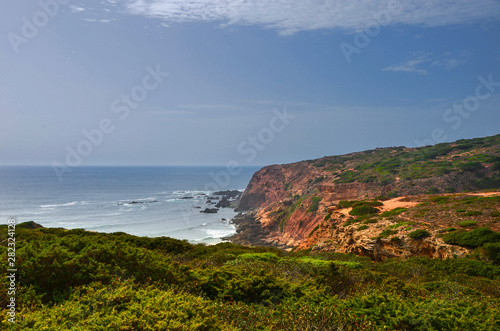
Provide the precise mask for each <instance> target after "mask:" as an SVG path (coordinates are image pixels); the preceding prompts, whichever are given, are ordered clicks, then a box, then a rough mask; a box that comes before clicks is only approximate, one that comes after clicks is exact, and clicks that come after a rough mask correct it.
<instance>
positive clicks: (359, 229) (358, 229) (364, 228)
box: [356, 225, 368, 231]
mask: <svg viewBox="0 0 500 331" xmlns="http://www.w3.org/2000/svg"><path fill="white" fill-rule="evenodd" d="M366 229H368V225H361V226H360V227H359V228H357V229H356V231H363V230H366Z"/></svg>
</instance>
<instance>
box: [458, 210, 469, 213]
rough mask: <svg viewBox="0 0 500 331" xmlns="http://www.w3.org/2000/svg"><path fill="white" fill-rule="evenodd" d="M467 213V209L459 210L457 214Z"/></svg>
mask: <svg viewBox="0 0 500 331" xmlns="http://www.w3.org/2000/svg"><path fill="white" fill-rule="evenodd" d="M466 211H467V209H457V210H456V212H457V213H465V212H466Z"/></svg>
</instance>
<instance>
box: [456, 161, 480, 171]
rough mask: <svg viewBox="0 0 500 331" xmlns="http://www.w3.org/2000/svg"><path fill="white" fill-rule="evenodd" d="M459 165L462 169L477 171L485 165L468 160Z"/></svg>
mask: <svg viewBox="0 0 500 331" xmlns="http://www.w3.org/2000/svg"><path fill="white" fill-rule="evenodd" d="M457 167H458V168H459V169H460V170H462V171H469V172H475V171H479V170H481V169H484V166H483V165H482V164H481V163H480V162H466V163H460V164H458V165H457Z"/></svg>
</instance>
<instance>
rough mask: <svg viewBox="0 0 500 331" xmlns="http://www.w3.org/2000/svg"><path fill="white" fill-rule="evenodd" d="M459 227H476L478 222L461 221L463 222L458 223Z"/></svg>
mask: <svg viewBox="0 0 500 331" xmlns="http://www.w3.org/2000/svg"><path fill="white" fill-rule="evenodd" d="M457 225H458V226H461V227H463V228H468V227H471V226H476V225H477V222H476V221H461V222H457Z"/></svg>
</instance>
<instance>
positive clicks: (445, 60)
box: [382, 52, 470, 75]
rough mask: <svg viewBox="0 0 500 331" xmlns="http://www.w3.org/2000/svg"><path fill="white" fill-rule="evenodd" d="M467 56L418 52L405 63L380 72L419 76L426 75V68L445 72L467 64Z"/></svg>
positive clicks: (463, 53) (465, 53) (463, 54)
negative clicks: (408, 73) (434, 68)
mask: <svg viewBox="0 0 500 331" xmlns="http://www.w3.org/2000/svg"><path fill="white" fill-rule="evenodd" d="M469 55H470V53H467V52H461V53H460V54H458V55H453V54H451V53H445V54H444V55H442V56H431V53H423V52H418V53H414V54H412V56H411V57H410V59H408V60H406V61H405V62H403V63H400V64H397V65H392V66H388V67H385V68H383V69H382V71H400V72H414V73H417V74H420V75H427V74H428V67H430V66H434V67H442V68H444V69H446V70H450V69H453V68H455V67H457V66H459V65H462V64H464V63H467V60H466V58H467V57H468V56H469Z"/></svg>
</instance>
